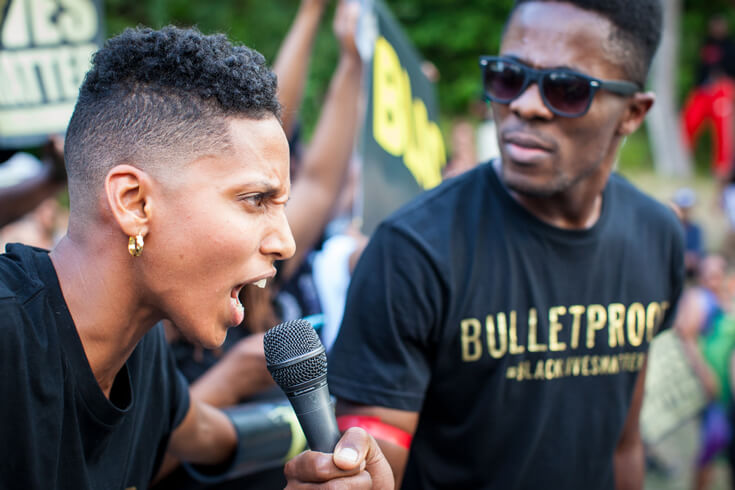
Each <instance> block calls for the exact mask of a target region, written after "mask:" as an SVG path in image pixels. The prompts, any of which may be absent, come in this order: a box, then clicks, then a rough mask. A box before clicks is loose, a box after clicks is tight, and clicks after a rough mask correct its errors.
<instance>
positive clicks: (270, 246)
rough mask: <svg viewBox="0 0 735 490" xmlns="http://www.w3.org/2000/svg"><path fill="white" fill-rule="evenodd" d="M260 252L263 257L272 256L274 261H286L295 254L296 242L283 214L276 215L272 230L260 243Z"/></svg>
mask: <svg viewBox="0 0 735 490" xmlns="http://www.w3.org/2000/svg"><path fill="white" fill-rule="evenodd" d="M260 251H261V252H262V253H263V254H265V255H272V256H274V257H275V260H286V259H289V258H291V257H293V254H294V253H295V252H296V242H295V241H294V238H293V233H291V227H290V226H289V225H288V219H286V213H285V212H283V211H281V212H279V213H277V216H276V217H275V221H274V223H273V226H272V228H271V229H270V230H269V232H268V233H267V234H266V235H265V237H263V240H262V242H261V243H260Z"/></svg>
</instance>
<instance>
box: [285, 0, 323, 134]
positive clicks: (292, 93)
mask: <svg viewBox="0 0 735 490" xmlns="http://www.w3.org/2000/svg"><path fill="white" fill-rule="evenodd" d="M326 3H327V0H303V1H302V2H301V6H300V7H299V11H298V13H297V14H296V19H294V22H293V24H292V25H291V29H290V30H289V31H288V34H286V38H285V39H284V40H283V44H281V48H280V49H279V51H278V56H277V57H276V62H275V64H274V66H273V71H274V72H275V74H276V76H277V77H278V100H279V101H280V102H281V105H282V106H283V114H282V117H281V119H282V120H283V130H284V131H285V132H286V136H288V137H289V138H290V137H291V135H292V133H293V129H294V124H295V122H296V119H297V116H298V113H299V107H300V106H301V99H302V98H303V96H304V85H305V83H306V78H307V77H306V73H307V70H308V68H309V59H310V57H311V49H312V46H313V44H314V37H315V36H316V32H317V29H318V28H319V21H320V20H321V18H322V14H323V13H324V6H325V5H326Z"/></svg>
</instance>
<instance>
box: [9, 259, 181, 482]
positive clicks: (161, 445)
mask: <svg viewBox="0 0 735 490" xmlns="http://www.w3.org/2000/svg"><path fill="white" fill-rule="evenodd" d="M7 251H8V253H6V254H4V255H0V369H2V373H3V375H2V378H0V400H2V403H0V419H1V420H2V423H1V424H0V440H2V441H3V444H2V447H3V449H2V454H1V455H0V488H8V489H11V488H18V489H20V488H22V489H24V490H26V489H44V490H46V489H49V488H63V489H67V488H68V489H74V490H80V489H95V490H99V489H115V490H123V489H128V488H137V489H138V490H140V489H143V488H147V486H148V482H149V481H150V479H151V478H152V477H153V476H154V473H155V471H156V470H157V468H158V466H159V464H160V462H161V459H162V457H163V454H164V452H165V449H166V446H167V443H168V439H169V435H170V433H171V432H172V430H173V429H174V428H175V427H176V426H177V425H178V424H179V423H180V422H181V420H182V419H183V417H184V415H185V414H186V412H187V410H188V407H189V398H188V389H187V385H186V382H185V380H184V379H183V377H182V376H181V375H180V374H179V373H178V372H177V371H176V369H175V366H174V362H173V359H172V358H171V356H170V355H169V351H168V349H167V346H166V341H165V338H164V334H163V331H162V329H161V328H155V329H153V330H151V331H150V332H149V333H147V334H146V335H145V336H144V337H143V339H142V340H141V341H140V343H139V344H138V346H137V347H136V348H135V350H134V351H133V353H132V355H131V356H130V358H129V359H128V361H127V362H126V363H125V366H124V367H123V368H122V369H121V370H120V372H119V373H118V375H117V377H116V378H115V381H114V383H113V386H112V391H111V393H110V399H109V400H108V399H107V398H106V397H105V396H104V394H103V393H102V390H101V389H100V387H99V385H98V384H97V381H96V380H95V378H94V375H93V373H92V370H91V368H90V366H89V363H88V361H87V358H86V356H85V353H84V349H83V347H82V343H81V341H80V339H79V336H78V334H77V330H76V328H75V326H74V323H73V321H72V318H71V316H70V314H69V310H68V309H67V306H66V303H65V302H64V298H63V295H62V293H61V288H60V286H59V283H58V279H57V277H56V272H55V270H54V268H53V264H52V263H51V260H50V259H49V257H48V252H46V251H43V250H39V249H33V248H30V247H26V246H23V245H9V246H8V247H7Z"/></svg>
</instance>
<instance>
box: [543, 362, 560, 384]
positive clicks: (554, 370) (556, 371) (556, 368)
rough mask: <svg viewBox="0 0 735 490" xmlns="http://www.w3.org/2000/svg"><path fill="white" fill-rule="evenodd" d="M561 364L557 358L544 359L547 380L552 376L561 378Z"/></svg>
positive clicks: (552, 377)
mask: <svg viewBox="0 0 735 490" xmlns="http://www.w3.org/2000/svg"><path fill="white" fill-rule="evenodd" d="M561 371H562V365H561V363H560V362H559V359H546V362H545V363H544V375H545V378H546V379H547V380H549V381H550V380H552V379H554V378H561V376H562V372H561Z"/></svg>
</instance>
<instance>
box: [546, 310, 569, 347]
mask: <svg viewBox="0 0 735 490" xmlns="http://www.w3.org/2000/svg"><path fill="white" fill-rule="evenodd" d="M566 313H567V309H566V308H564V307H563V306H555V307H553V308H550V309H549V349H550V350H552V351H554V352H559V351H563V350H566V348H567V344H565V343H564V342H559V332H560V331H561V329H562V328H563V327H564V325H562V324H561V323H559V317H560V316H562V315H566Z"/></svg>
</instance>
